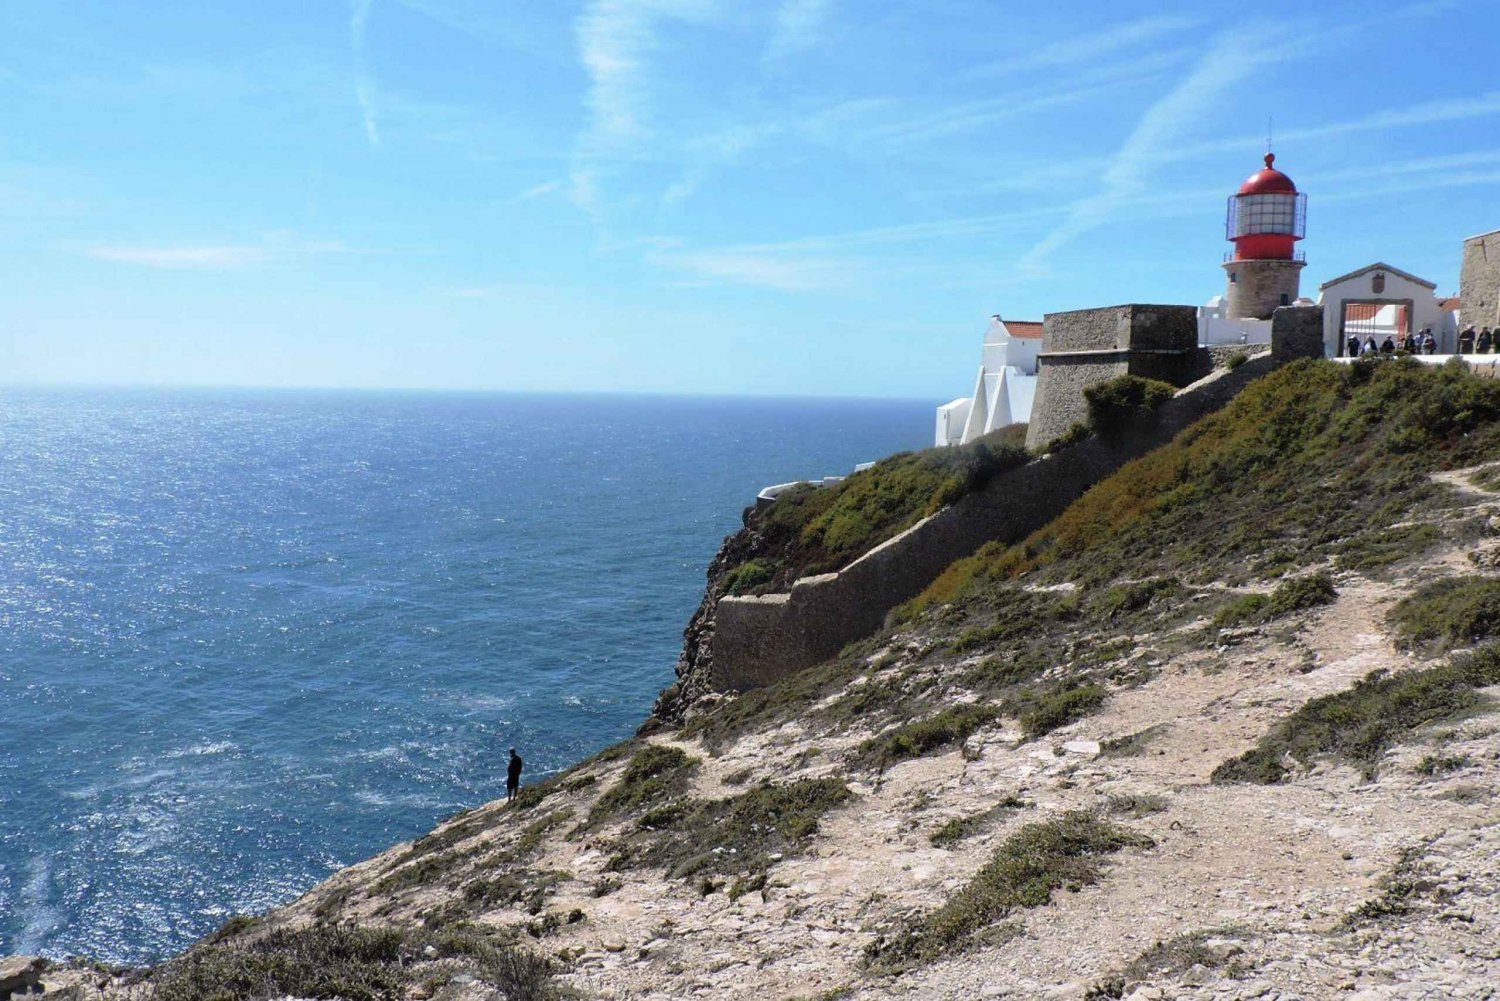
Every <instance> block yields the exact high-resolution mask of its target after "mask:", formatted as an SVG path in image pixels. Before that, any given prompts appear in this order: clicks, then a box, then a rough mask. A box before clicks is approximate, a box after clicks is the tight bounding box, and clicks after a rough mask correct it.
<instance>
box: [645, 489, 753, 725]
mask: <svg viewBox="0 0 1500 1001" xmlns="http://www.w3.org/2000/svg"><path fill="white" fill-rule="evenodd" d="M752 510H753V509H746V511H745V515H744V520H745V522H746V525H747V527H745V528H741V529H740V530H739V531H738V532H735V533H734V534H733V535H730V536H728V537H726V538H725V539H724V543H723V545H721V546H720V547H719V551H718V553H717V554H716V555H715V556H714V558H713V561H712V562H711V563H709V565H708V575H707V576H708V586H707V587H706V588H704V591H703V600H702V601H701V602H700V603H699V604H698V608H697V610H696V611H694V612H693V617H692V618H691V619H689V620H688V624H687V628H686V629H684V630H683V631H682V653H681V654H679V655H678V657H677V682H676V683H675V684H673V685H671V686H669V687H668V688H666V689H664V690H663V691H662V693H661V694H660V695H658V696H657V698H656V705H654V706H653V707H652V708H651V716H650V718H649V719H647V720H646V722H645V723H644V724H643V725H642V726H641V732H642V733H650V732H652V731H653V730H655V729H656V728H657V727H659V726H660V725H661V724H663V723H666V724H671V725H676V724H679V723H681V722H682V721H683V720H684V719H685V718H686V717H687V713H688V710H689V709H690V708H692V706H693V704H694V703H696V702H698V701H699V700H701V699H702V698H703V697H704V696H705V695H707V694H709V691H710V689H709V683H708V679H709V678H710V677H711V676H712V674H713V635H714V614H715V613H716V612H717V611H718V607H719V599H720V598H721V597H723V594H724V589H723V586H722V585H723V580H724V576H725V575H726V574H727V573H729V571H730V570H731V569H733V568H734V567H737V566H739V565H740V564H741V563H744V562H746V561H747V560H751V559H754V558H755V557H756V556H758V555H760V553H761V551H762V550H763V549H764V548H765V543H764V541H763V539H762V538H761V536H760V533H758V532H756V531H755V530H754V529H753V528H751V527H748V526H749V524H750V521H751V517H750V515H751V511H752Z"/></svg>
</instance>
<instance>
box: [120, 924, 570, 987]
mask: <svg viewBox="0 0 1500 1001" xmlns="http://www.w3.org/2000/svg"><path fill="white" fill-rule="evenodd" d="M429 947H430V948H431V949H432V958H431V959H430V960H429V961H427V962H418V963H414V962H413V957H414V956H419V955H424V952H425V950H427V949H428V948H429ZM461 973H467V974H468V975H469V976H470V977H477V978H478V979H479V980H480V981H481V982H483V983H486V984H489V985H490V986H492V987H496V988H499V989H500V991H501V992H503V993H504V995H505V996H506V997H507V998H511V999H512V1001H547V999H551V998H555V997H558V996H559V993H558V991H557V990H556V988H555V986H554V984H553V983H552V967H551V964H550V963H549V962H548V961H547V960H546V959H543V958H542V957H540V956H537V955H535V954H533V953H531V952H528V951H526V950H524V949H521V948H518V947H517V946H515V945H513V944H510V943H509V942H506V941H504V940H503V939H501V938H494V937H486V936H483V935H480V934H477V933H473V932H468V933H460V934H442V935H435V934H428V933H423V932H414V931H404V930H400V929H396V928H383V927H377V928H354V927H346V926H342V925H330V924H315V925H311V926H308V927H304V928H297V929H277V930H274V931H271V932H268V933H266V934H264V935H259V936H254V935H251V936H243V937H221V938H219V939H218V940H217V941H215V940H210V941H206V942H204V943H203V944H201V945H199V946H196V947H194V948H193V949H190V950H189V951H188V952H186V953H184V954H183V955H182V956H180V957H178V958H176V959H174V960H171V961H170V962H167V963H164V964H162V965H161V966H159V967H157V968H156V969H155V970H154V971H152V973H151V975H150V977H149V979H148V981H147V985H148V986H147V996H148V997H149V998H150V999H151V1001H262V999H270V998H281V997H297V998H317V999H325V998H326V999H334V998H338V999H342V1001H398V999H403V998H406V997H407V996H408V995H409V992H410V991H411V990H412V989H413V988H417V987H418V986H420V987H421V988H423V989H424V990H425V991H426V992H427V993H430V992H431V991H432V990H433V989H434V988H436V987H441V986H442V985H444V984H446V983H448V982H450V981H451V980H453V979H454V978H455V977H457V976H458V975H459V974H461Z"/></svg>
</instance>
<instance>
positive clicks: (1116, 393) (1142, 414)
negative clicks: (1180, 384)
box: [1083, 375, 1177, 438]
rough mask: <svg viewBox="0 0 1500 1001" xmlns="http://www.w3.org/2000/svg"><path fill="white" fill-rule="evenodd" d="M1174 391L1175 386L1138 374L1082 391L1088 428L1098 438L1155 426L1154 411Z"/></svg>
mask: <svg viewBox="0 0 1500 1001" xmlns="http://www.w3.org/2000/svg"><path fill="white" fill-rule="evenodd" d="M1176 394H1177V387H1176V386H1173V385H1171V384H1170V383H1166V382H1158V381H1157V380H1155V379H1143V378H1141V377H1140V376H1138V375H1121V376H1116V377H1115V378H1113V379H1110V380H1109V381H1108V382H1101V383H1099V384H1098V385H1094V386H1090V387H1088V388H1087V389H1085V390H1084V391H1083V398H1084V401H1085V402H1086V403H1087V404H1088V408H1089V430H1091V431H1093V432H1094V434H1097V435H1099V436H1100V437H1101V438H1111V437H1118V436H1120V435H1123V434H1128V433H1129V432H1131V431H1138V430H1144V429H1147V428H1151V427H1154V426H1155V425H1156V412H1157V411H1158V410H1160V409H1161V407H1162V404H1164V403H1166V402H1167V401H1168V400H1170V399H1171V398H1172V397H1173V396H1175V395H1176Z"/></svg>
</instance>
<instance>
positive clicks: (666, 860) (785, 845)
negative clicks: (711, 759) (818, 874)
mask: <svg viewBox="0 0 1500 1001" xmlns="http://www.w3.org/2000/svg"><path fill="white" fill-rule="evenodd" d="M851 795H852V794H851V793H850V792H849V789H848V788H847V787H846V786H845V785H844V784H843V783H842V782H839V781H837V780H836V779H799V780H797V781H795V782H788V783H785V784H783V785H773V784H771V783H770V782H762V783H761V784H760V785H758V786H755V787H754V788H752V789H750V790H748V791H746V792H743V793H741V794H740V795H738V796H731V797H729V798H727V799H718V800H710V801H707V802H698V803H695V804H693V806H692V808H691V809H690V810H688V811H687V812H686V813H685V814H684V815H683V816H682V818H681V819H680V820H678V821H677V822H676V823H675V824H673V825H672V826H671V827H670V828H668V829H665V830H662V831H658V832H654V833H651V834H642V835H639V836H638V837H639V838H640V839H641V841H640V842H639V843H637V844H635V845H634V846H632V848H631V850H630V851H628V852H627V853H626V856H625V857H626V859H628V864H637V865H654V866H661V867H663V868H664V869H666V870H667V873H668V874H669V875H671V876H673V877H676V878H681V879H691V878H692V877H695V876H701V875H703V874H714V875H720V876H735V875H744V876H753V875H754V874H756V873H761V872H764V871H765V870H766V869H767V868H769V867H770V865H771V855H773V854H777V853H780V854H791V853H794V852H796V851H798V850H800V849H801V848H802V847H804V846H805V845H806V844H807V843H808V842H809V841H810V840H811V839H812V838H813V836H814V835H816V834H817V833H818V822H819V820H820V819H821V818H822V816H823V814H825V813H827V812H828V811H829V810H832V809H833V808H835V807H837V806H839V805H841V804H843V803H844V802H846V801H847V800H848V799H849V797H850V796H851Z"/></svg>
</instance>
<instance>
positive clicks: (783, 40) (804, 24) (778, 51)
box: [762, 0, 833, 65]
mask: <svg viewBox="0 0 1500 1001" xmlns="http://www.w3.org/2000/svg"><path fill="white" fill-rule="evenodd" d="M832 9H833V3H832V0H781V6H779V7H778V8H776V17H775V21H774V22H773V24H772V27H771V40H770V42H768V43H767V45H766V52H765V56H764V57H763V59H762V62H763V63H765V64H767V65H769V64H773V63H777V62H780V61H782V60H783V59H786V58H787V57H788V56H791V55H794V54H796V53H798V52H802V51H804V50H806V49H810V48H812V47H813V46H815V45H817V44H818V42H820V41H821V40H822V37H823V28H824V26H825V25H826V24H827V22H828V16H829V14H830V13H831V12H832Z"/></svg>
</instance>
